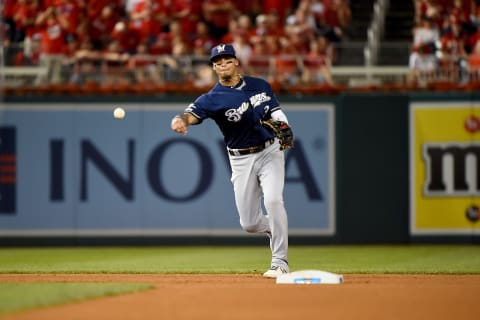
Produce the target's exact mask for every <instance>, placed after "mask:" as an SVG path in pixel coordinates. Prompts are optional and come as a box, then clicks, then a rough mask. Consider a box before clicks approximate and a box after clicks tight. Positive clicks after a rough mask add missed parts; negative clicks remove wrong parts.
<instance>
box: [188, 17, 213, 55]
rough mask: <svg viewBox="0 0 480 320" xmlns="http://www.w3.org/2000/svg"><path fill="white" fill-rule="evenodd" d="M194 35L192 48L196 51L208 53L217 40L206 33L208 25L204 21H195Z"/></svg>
mask: <svg viewBox="0 0 480 320" xmlns="http://www.w3.org/2000/svg"><path fill="white" fill-rule="evenodd" d="M195 34H196V37H195V41H194V42H193V46H194V48H197V50H198V51H200V50H201V51H202V52H204V53H205V54H207V55H208V54H209V53H210V51H211V50H212V48H213V47H214V46H215V45H216V44H217V41H216V40H215V39H214V38H213V37H212V36H210V34H209V33H208V26H207V24H206V23H205V22H204V21H199V22H197V27H196V32H195Z"/></svg>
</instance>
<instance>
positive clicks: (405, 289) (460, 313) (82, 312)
mask: <svg viewBox="0 0 480 320" xmlns="http://www.w3.org/2000/svg"><path fill="white" fill-rule="evenodd" d="M344 280H345V282H344V283H343V284H340V285H326V284H324V285H285V284H283V285H281V284H276V283H275V280H272V279H264V278H262V277H261V276H260V275H211V274H209V275H184V274H182V275H165V274H145V275H143V274H114V275H111V274H108V275H106V274H73V275H72V274H70V275H62V274H56V275H53V274H38V275H32V274H24V275H20V274H0V282H108V283H110V282H114V283H132V282H133V283H149V284H153V285H154V286H155V288H154V289H151V290H147V291H143V292H138V293H133V294H126V295H121V296H113V297H104V298H98V299H94V300H87V301H82V302H75V303H68V304H64V305H59V306H52V307H47V308H41V309H35V310H29V311H23V312H18V313H15V314H10V315H6V316H4V317H1V319H5V320H6V319H8V320H22V319H29V320H30V319H35V320H42V319H48V320H56V319H62V320H65V319H68V320H72V319H89V320H93V319H101V320H109V319H115V320H118V319H169V320H178V319H189V320H192V319H199V320H207V319H209V320H211V319H241V320H246V319H262V320H265V319H275V320H278V319H288V320H295V319H328V320H330V319H335V320H342V319H349V320H351V319H361V320H363V319H365V320H366V319H369V320H371V319H382V320H384V319H409V320H412V319H422V320H425V319H435V320H443V319H445V320H447V319H449V320H450V319H457V320H463V319H478V314H479V311H480V305H479V303H478V302H479V298H480V275H353V274H345V275H344Z"/></svg>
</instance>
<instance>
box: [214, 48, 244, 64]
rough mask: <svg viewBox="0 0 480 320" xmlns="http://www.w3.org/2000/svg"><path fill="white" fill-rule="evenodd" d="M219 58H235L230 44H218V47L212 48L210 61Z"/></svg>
mask: <svg viewBox="0 0 480 320" xmlns="http://www.w3.org/2000/svg"><path fill="white" fill-rule="evenodd" d="M221 56H229V57H233V58H237V57H236V56H235V49H234V48H233V46H232V45H231V44H219V45H218V46H215V47H213V48H212V52H211V54H210V61H211V62H213V60H215V59H216V58H218V57H221Z"/></svg>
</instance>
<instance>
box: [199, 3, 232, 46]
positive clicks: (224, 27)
mask: <svg viewBox="0 0 480 320" xmlns="http://www.w3.org/2000/svg"><path fill="white" fill-rule="evenodd" d="M202 12H203V17H204V19H205V21H206V22H207V24H208V26H209V33H210V35H211V36H212V37H214V38H215V39H216V40H218V41H219V40H220V39H221V38H222V37H223V36H224V35H225V34H226V33H227V32H228V24H229V23H230V20H232V19H234V17H235V13H236V10H235V5H234V2H233V1H232V0H205V1H203V3H202Z"/></svg>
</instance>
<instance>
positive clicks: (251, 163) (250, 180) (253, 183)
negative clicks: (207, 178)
mask: <svg viewBox="0 0 480 320" xmlns="http://www.w3.org/2000/svg"><path fill="white" fill-rule="evenodd" d="M255 162H256V155H255V154H253V155H246V156H230V165H231V167H232V178H231V181H232V183H233V189H234V194H235V204H236V207H237V210H238V214H239V217H240V225H241V226H242V228H243V229H244V230H245V231H246V232H250V233H269V232H270V224H269V221H268V218H267V217H266V216H265V215H264V214H263V210H262V190H261V188H260V184H259V181H258V178H257V173H256V171H255Z"/></svg>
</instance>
